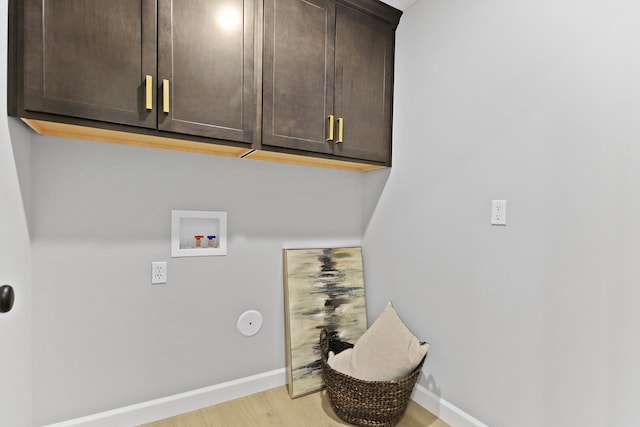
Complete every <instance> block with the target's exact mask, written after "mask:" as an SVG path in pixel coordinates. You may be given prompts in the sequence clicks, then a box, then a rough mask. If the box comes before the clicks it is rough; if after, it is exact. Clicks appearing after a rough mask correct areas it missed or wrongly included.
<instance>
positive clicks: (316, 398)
mask: <svg viewBox="0 0 640 427" xmlns="http://www.w3.org/2000/svg"><path fill="white" fill-rule="evenodd" d="M348 425H349V424H346V423H345V422H343V421H341V420H340V419H339V418H338V417H337V416H336V415H335V413H334V412H333V409H332V408H331V404H330V403H329V400H328V398H327V394H326V392H325V391H321V392H318V393H313V394H310V395H307V396H303V397H298V398H296V399H290V398H289V394H288V393H287V388H286V386H284V387H277V388H274V389H271V390H267V391H263V392H261V393H256V394H253V395H251V396H246V397H243V398H240V399H236V400H232V401H230V402H225V403H221V404H219V405H215V406H210V407H208V408H204V409H200V410H198V411H194V412H188V413H186V414H182V415H178V416H176V417H172V418H167V419H165V420H161V421H156V422H153V423H151V424H145V425H144V426H141V427H214V426H215V427H218V426H224V427H227V426H231V427H233V426H242V427H253V426H256V427H271V426H272V427H301V426H304V427H335V426H348ZM398 427H449V425H448V424H446V423H444V422H443V421H441V420H439V419H437V418H436V417H435V416H434V415H432V414H431V413H430V412H428V411H427V410H425V409H424V408H422V407H421V406H419V405H417V404H416V403H414V402H409V407H408V408H407V412H406V413H405V415H404V417H403V418H402V420H401V421H400V423H399V424H398Z"/></svg>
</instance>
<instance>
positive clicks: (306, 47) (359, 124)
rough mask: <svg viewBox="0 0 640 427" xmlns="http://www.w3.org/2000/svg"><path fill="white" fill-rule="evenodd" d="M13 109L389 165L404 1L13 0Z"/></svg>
mask: <svg viewBox="0 0 640 427" xmlns="http://www.w3.org/2000/svg"><path fill="white" fill-rule="evenodd" d="M8 6H9V22H8V24H9V44H8V69H7V81H8V86H7V110H8V113H9V114H10V115H12V116H16V117H20V118H21V119H22V120H24V122H25V123H27V124H28V125H29V126H30V127H31V128H32V129H34V130H35V131H36V132H38V133H40V134H44V135H54V136H61V137H71V138H80V139H87V140H92V141H106V142H116V143H125V144H131V145H141V146H148V147H158V148H168V149H175V150H183V151H192V152H198V153H210V154H216V155H222V156H231V157H242V158H250V159H256V160H267V161H276V162H283V163H295V164H300V165H311V166H320V167H327V168H338V169H346V170H353V171H366V170H372V169H377V168H381V167H385V166H389V165H390V164H391V123H392V117H391V114H392V94H393V55H394V52H393V50H394V41H395V29H396V27H397V25H398V22H399V20H400V16H401V14H402V12H400V11H399V10H397V9H394V8H393V7H391V6H388V5H386V4H384V3H381V2H380V1H378V0H189V1H178V0H9V2H8Z"/></svg>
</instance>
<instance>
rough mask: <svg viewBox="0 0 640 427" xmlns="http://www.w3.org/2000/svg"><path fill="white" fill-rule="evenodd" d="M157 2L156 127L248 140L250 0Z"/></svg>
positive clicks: (252, 98) (252, 113) (252, 125)
mask: <svg viewBox="0 0 640 427" xmlns="http://www.w3.org/2000/svg"><path fill="white" fill-rule="evenodd" d="M158 5H159V29H158V43H159V49H158V78H159V90H160V91H159V93H158V95H159V96H158V110H159V112H158V115H159V117H158V122H159V125H158V128H159V129H161V130H166V131H172V132H179V133H186V134H192V135H199V136H205V137H211V138H219V139H226V140H230V141H242V142H253V140H254V136H255V129H256V127H257V122H258V118H257V117H256V114H257V113H256V108H257V107H256V105H257V103H256V102H257V101H256V97H257V90H256V81H255V72H254V59H255V58H254V55H255V51H254V30H253V28H254V27H255V24H254V19H255V16H254V14H255V11H254V9H255V0H244V1H243V0H190V1H188V2H185V1H173V0H159V3H158ZM165 80H166V83H165ZM167 84H168V93H165V91H166V90H167V86H166V85H167ZM166 95H169V96H168V99H166V98H165V96H166ZM165 101H166V102H167V104H166V105H165Z"/></svg>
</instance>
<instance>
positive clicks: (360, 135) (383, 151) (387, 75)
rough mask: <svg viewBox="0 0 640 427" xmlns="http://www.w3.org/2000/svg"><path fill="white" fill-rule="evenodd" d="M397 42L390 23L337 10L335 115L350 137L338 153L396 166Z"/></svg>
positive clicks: (344, 137) (344, 10) (357, 13)
mask: <svg viewBox="0 0 640 427" xmlns="http://www.w3.org/2000/svg"><path fill="white" fill-rule="evenodd" d="M393 44H394V31H393V28H392V27H391V26H390V25H388V24H385V23H383V22H381V21H379V20H377V19H374V18H371V17H369V16H368V15H364V14H362V13H360V12H357V11H355V10H353V9H350V8H348V7H345V6H343V5H338V6H337V12H336V48H335V49H336V82H335V89H336V92H335V113H336V117H341V118H343V129H344V136H343V142H342V143H340V144H336V145H335V149H334V154H335V155H339V156H344V157H350V158H355V159H361V160H371V161H377V162H385V163H387V164H390V162H391V124H392V117H391V116H392V98H393Z"/></svg>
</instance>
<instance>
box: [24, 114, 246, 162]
mask: <svg viewBox="0 0 640 427" xmlns="http://www.w3.org/2000/svg"><path fill="white" fill-rule="evenodd" d="M22 121H24V122H25V123H26V124H27V125H29V127H31V129H33V130H34V131H36V132H37V133H39V134H40V135H49V136H60V137H65V138H74V139H83V140H88V141H99V142H110V143H113V144H126V145H135V146H139V147H151V148H162V149H166V150H177V151H186V152H190V153H200V154H214V155H216V156H226V157H238V158H239V157H242V156H243V155H245V154H246V153H247V152H249V151H250V149H249V148H245V147H231V146H227V145H217V144H207V143H203V142H194V141H184V140H181V139H173V138H166V137H162V136H152V135H143V134H136V133H127V132H121V131H116V130H108V129H98V128H90V127H85V126H77V125H70V124H66V123H55V122H47V121H42V120H33V119H25V118H23V119H22Z"/></svg>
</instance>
